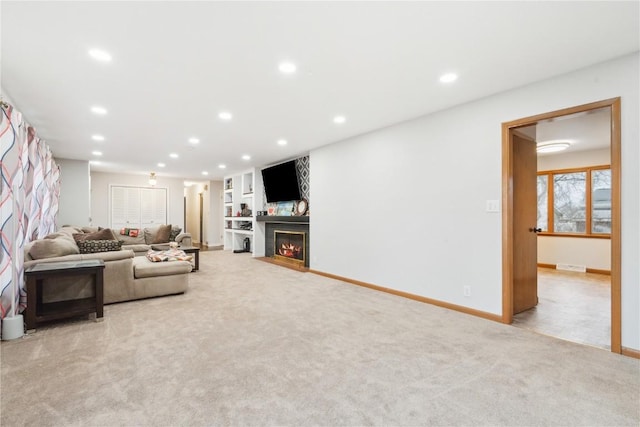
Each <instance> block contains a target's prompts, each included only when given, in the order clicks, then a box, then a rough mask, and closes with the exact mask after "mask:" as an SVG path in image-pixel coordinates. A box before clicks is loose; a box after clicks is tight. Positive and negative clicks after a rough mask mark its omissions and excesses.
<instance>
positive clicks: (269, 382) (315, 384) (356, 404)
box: [0, 251, 640, 427]
mask: <svg viewBox="0 0 640 427" xmlns="http://www.w3.org/2000/svg"><path fill="white" fill-rule="evenodd" d="M200 256H201V259H200V263H201V264H200V265H201V270H200V271H199V272H197V273H192V274H191V276H190V279H191V285H190V289H189V292H188V293H186V294H185V295H179V296H171V297H161V298H155V299H150V300H144V301H135V302H128V303H121V304H114V305H109V306H107V307H106V308H105V319H104V321H103V322H101V323H95V322H91V321H87V320H78V321H72V322H65V323H56V324H54V325H52V326H48V327H41V328H39V329H38V331H37V332H36V333H35V334H32V335H29V336H27V337H25V338H23V339H19V340H15V341H5V342H2V345H1V356H2V360H1V365H2V371H1V381H2V382H1V384H0V387H1V393H2V397H1V411H2V413H1V414H0V424H1V425H2V426H3V427H5V426H22V425H30V426H44V425H55V426H67V425H73V426H101V425H104V426H116V425H123V426H132V425H153V426H162V425H166V426H174V425H184V426H202V425H230V426H245V425H287V426H307V425H322V426H343V425H348V426H353V425H385V426H389V425H447V426H449V425H473V426H476V425H492V426H493V425H508V426H513V425H527V426H533V425H576V426H578V425H579V426H588V425H593V426H600V425H611V426H620V425H632V426H638V424H639V423H640V403H639V402H640V361H638V360H636V359H631V358H628V357H624V356H619V355H615V354H611V353H609V352H607V351H604V350H600V349H596V348H592V347H587V346H581V345H578V344H573V343H569V342H565V341H560V340H557V339H553V338H549V337H546V336H542V335H537V334H535V333H533V332H530V331H527V330H522V329H518V328H515V327H511V326H506V325H502V324H499V323H495V322H491V321H487V320H483V319H479V318H476V317H472V316H468V315H464V314H461V313H457V312H453V311H448V310H446V309H442V308H439V307H435V306H430V305H427V304H422V303H418V302H415V301H411V300H408V299H404V298H400V297H396V296H393V295H389V294H384V293H380V292H376V291H372V290H369V289H365V288H361V287H357V286H354V285H350V284H345V283H342V282H339V281H335V280H331V279H327V278H324V277H320V276H317V275H314V274H310V273H300V272H296V271H293V270H289V269H285V268H282V267H278V266H275V265H271V264H267V263H264V262H260V261H257V260H254V259H252V258H250V255H249V254H232V253H229V252H223V251H210V252H202V253H201V255H200ZM384 285H388V286H392V284H390V283H389V284H384Z"/></svg>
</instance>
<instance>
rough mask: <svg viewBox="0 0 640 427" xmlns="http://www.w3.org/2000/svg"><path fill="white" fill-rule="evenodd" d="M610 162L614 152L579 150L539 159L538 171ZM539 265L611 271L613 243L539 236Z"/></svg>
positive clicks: (598, 240) (606, 149) (606, 240)
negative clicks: (578, 266)
mask: <svg viewBox="0 0 640 427" xmlns="http://www.w3.org/2000/svg"><path fill="white" fill-rule="evenodd" d="M610 163H611V151H610V149H608V148H605V149H601V150H588V151H577V152H575V153H560V154H553V155H539V156H538V170H539V171H548V170H558V169H570V168H577V167H586V166H601V165H608V164H610ZM538 263H540V264H554V265H555V264H572V265H584V266H586V267H587V268H593V269H597V270H609V271H610V270H611V240H610V239H593V238H591V239H588V238H581V237H552V236H538Z"/></svg>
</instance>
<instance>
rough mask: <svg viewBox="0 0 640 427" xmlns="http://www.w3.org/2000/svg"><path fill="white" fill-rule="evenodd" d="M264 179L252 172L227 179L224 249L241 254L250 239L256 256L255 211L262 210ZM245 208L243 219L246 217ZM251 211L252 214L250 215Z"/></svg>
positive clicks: (224, 212) (254, 170)
mask: <svg viewBox="0 0 640 427" xmlns="http://www.w3.org/2000/svg"><path fill="white" fill-rule="evenodd" d="M262 191H263V190H262V175H261V174H260V171H259V170H258V169H251V170H247V171H244V172H242V173H239V174H236V175H232V176H227V177H225V178H224V203H223V213H222V215H223V217H224V219H223V221H224V222H223V225H222V227H223V229H224V249H225V250H242V249H244V246H245V245H244V243H245V239H247V238H248V239H249V242H250V250H251V252H252V253H254V254H255V252H254V248H255V246H254V243H255V238H254V237H255V235H254V233H255V228H256V227H255V225H256V219H255V218H256V211H257V210H262V209H263V207H262ZM243 206H244V207H245V209H244V215H243ZM248 210H250V211H251V214H250V215H247V212H248Z"/></svg>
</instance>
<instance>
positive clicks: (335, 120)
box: [333, 116, 347, 124]
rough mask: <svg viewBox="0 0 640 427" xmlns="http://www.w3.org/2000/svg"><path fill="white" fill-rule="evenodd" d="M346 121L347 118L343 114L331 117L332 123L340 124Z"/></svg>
mask: <svg viewBox="0 0 640 427" xmlns="http://www.w3.org/2000/svg"><path fill="white" fill-rule="evenodd" d="M346 121H347V119H346V118H345V117H344V116H335V117H334V118H333V123H338V124H341V123H344V122H346Z"/></svg>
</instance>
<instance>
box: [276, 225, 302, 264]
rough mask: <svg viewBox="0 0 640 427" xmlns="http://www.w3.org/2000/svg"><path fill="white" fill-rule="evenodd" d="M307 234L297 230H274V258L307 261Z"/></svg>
mask: <svg viewBox="0 0 640 427" xmlns="http://www.w3.org/2000/svg"><path fill="white" fill-rule="evenodd" d="M305 234H306V233H304V232H297V231H280V230H275V231H274V239H273V242H274V248H273V249H274V250H273V256H274V258H277V259H281V260H284V261H290V262H293V263H296V264H301V265H304V263H305Z"/></svg>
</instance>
